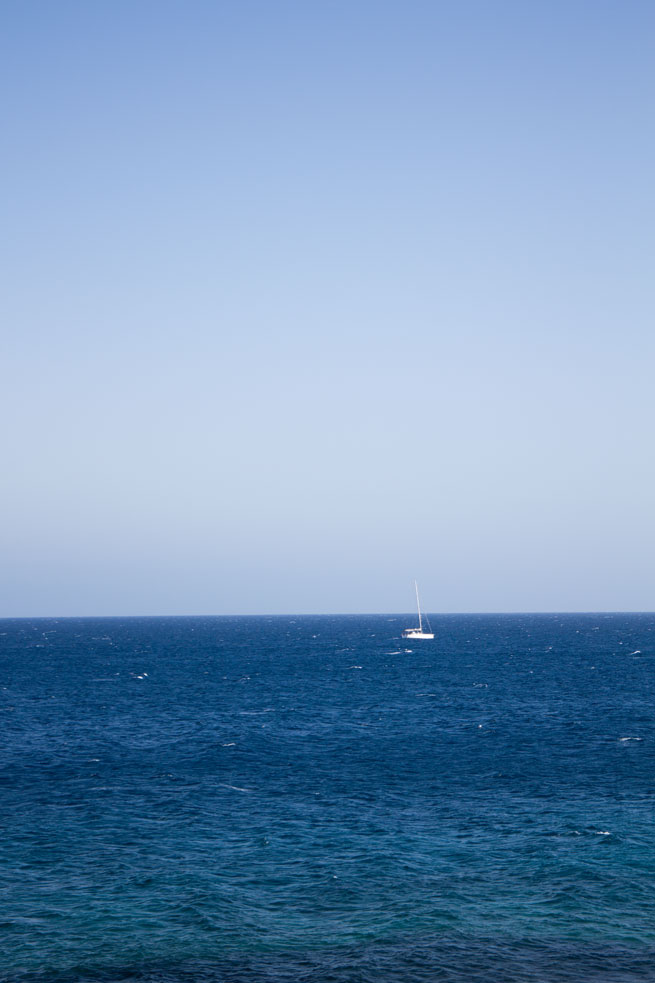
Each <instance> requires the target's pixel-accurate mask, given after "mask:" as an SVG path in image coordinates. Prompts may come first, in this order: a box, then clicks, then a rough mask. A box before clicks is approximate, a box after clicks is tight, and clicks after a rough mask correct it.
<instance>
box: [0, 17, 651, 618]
mask: <svg viewBox="0 0 655 983" xmlns="http://www.w3.org/2000/svg"><path fill="white" fill-rule="evenodd" d="M0 16H1V21H2V31H1V35H2V48H3V50H2V52H1V55H2V57H1V58H0V74H1V76H2V90H3V93H4V96H3V108H2V134H3V145H4V149H3V164H4V168H3V170H4V195H3V198H4V206H3V211H4V215H3V222H2V225H3V231H4V236H3V243H4V244H3V256H2V268H3V273H4V287H3V290H2V323H3V325H4V328H3V338H4V341H3V349H4V351H3V358H2V362H3V372H2V377H3V378H2V387H1V400H2V421H3V431H4V437H3V441H2V475H1V486H0V487H1V501H0V504H1V508H2V524H1V526H2V528H1V532H0V539H1V541H0V547H1V551H2V584H1V585H0V614H1V615H7V616H14V615H15V616H21V615H83V614H187V613H189V614H192V613H198V614H212V613H216V614H222V613H237V614H238V613H258V612H262V613H264V612H373V611H398V610H409V609H410V608H411V605H412V603H413V594H412V580H413V578H414V577H417V578H418V580H419V583H420V585H421V589H422V596H423V600H424V603H425V607H426V608H427V609H428V610H431V611H444V612H459V611H522V610H523V611H539V610H653V609H654V608H655V524H654V519H653V513H654V496H653V487H654V478H655V465H654V451H653V444H654V440H653V429H654V427H653V424H654V422H655V421H654V417H655V412H654V411H655V396H654V394H653V356H654V354H655V352H654V348H655V339H654V331H653V310H654V306H655V305H654V293H653V262H654V258H655V256H654V252H655V251H654V248H653V246H654V239H655V234H654V229H655V215H654V214H653V213H654V211H655V209H654V196H653V175H654V173H655V160H654V157H655V154H654V149H655V137H654V127H653V105H654V101H653V97H654V95H655V92H654V89H655V85H654V71H655V70H654V68H653V64H654V54H655V50H654V49H655V6H654V5H653V4H652V3H651V2H650V0H649V2H646V0H643V2H641V0H625V2H622V3H617V2H605V0H548V2H546V0H543V2H538V0H535V2H528V3H526V2H524V0H486V2H483V0H457V2H455V0H445V2H438V0H433V2H417V0H403V2H385V0H376V2H373V0H359V2H358V0H348V2H345V0H333V2H327V0H316V2H306V0H289V2H286V0H280V2H277V0H238V2H237V0H233V2H210V0H184V2H182V0H175V2H173V0H130V2H126V0H97V2H93V3H89V2H86V0H84V2H83V0H79V2H70V0H57V2H56V3H52V2H49V0H40V2H37V0H22V2H18V0H13V2H11V0H10V2H7V3H5V4H4V5H3V9H2V12H1V15H0Z"/></svg>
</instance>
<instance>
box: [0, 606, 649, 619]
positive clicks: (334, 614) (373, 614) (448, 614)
mask: <svg viewBox="0 0 655 983" xmlns="http://www.w3.org/2000/svg"><path fill="white" fill-rule="evenodd" d="M413 613H414V612H412V611H359V612H343V611H327V612H316V611H311V612H297V611H295V612H294V611H289V612H277V613H275V612H267V611H264V612H260V613H257V614H253V613H250V614H3V615H0V621H40V620H48V621H64V620H66V619H71V620H73V619H75V620H78V621H79V620H83V619H85V618H88V619H89V620H91V619H101V618H121V619H127V618H385V617H386V618H388V617H394V618H401V617H402V618H404V617H411V616H412V615H413ZM423 613H424V614H427V616H428V617H432V618H462V617H465V618H467V617H501V618H502V617H518V616H523V615H528V616H530V615H532V616H535V615H543V616H552V615H597V616H599V617H602V616H604V615H615V614H652V615H655V611H645V610H636V609H635V610H633V609H629V610H609V609H607V610H600V611H599V610H586V611H583V610H580V611H576V610H563V611H556V610H548V611H427V612H423Z"/></svg>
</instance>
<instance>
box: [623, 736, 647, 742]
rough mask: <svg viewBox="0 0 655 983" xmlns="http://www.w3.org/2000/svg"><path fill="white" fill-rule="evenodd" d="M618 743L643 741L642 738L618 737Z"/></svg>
mask: <svg viewBox="0 0 655 983" xmlns="http://www.w3.org/2000/svg"><path fill="white" fill-rule="evenodd" d="M619 741H621V743H623V742H624V741H643V737H619Z"/></svg>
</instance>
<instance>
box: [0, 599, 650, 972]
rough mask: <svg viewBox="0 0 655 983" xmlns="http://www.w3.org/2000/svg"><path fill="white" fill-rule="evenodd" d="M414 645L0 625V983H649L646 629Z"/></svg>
mask: <svg viewBox="0 0 655 983" xmlns="http://www.w3.org/2000/svg"><path fill="white" fill-rule="evenodd" d="M410 623H411V622H410ZM432 624H433V627H434V628H435V630H436V639H435V641H433V642H426V641H424V642H420V641H414V642H410V643H405V642H403V641H402V640H401V638H400V631H401V629H402V628H403V627H404V626H405V620H404V619H403V617H402V616H393V615H389V616H375V617H336V616H335V617H300V616H299V617H295V618H289V617H275V618H269V617H257V618H210V617H206V618H125V619H120V618H107V619H37V620H25V619H19V620H7V619H5V620H3V621H0V739H1V749H2V754H1V757H0V805H1V814H0V823H1V830H0V833H1V835H0V861H1V863H0V938H1V939H2V945H1V946H0V949H1V951H2V954H1V955H0V979H2V981H3V983H5V981H6V983H83V981H89V983H92V981H97V983H100V981H104V983H113V981H119V980H121V981H123V980H134V981H142V983H195V981H207V983H219V981H224V983H287V981H288V983H301V981H302V983H304V981H314V983H328V981H329V983H355V981H361V983H368V981H369V980H370V981H375V983H387V981H416V983H423V981H426V983H427V981H430V983H432V981H446V983H448V981H454V983H460V981H461V983H478V981H479V983H489V981H495V980H503V981H507V983H513V981H517V983H518V981H521V983H525V981H532V980H534V981H539V983H550V981H553V983H555V981H582V980H584V981H590V983H594V981H605V983H621V981H632V980H653V981H655V891H654V886H653V885H654V882H655V881H654V874H655V824H654V818H655V816H654V804H655V794H654V793H655V753H654V752H655V702H654V696H655V692H654V683H655V616H653V615H647V614H644V615H619V614H616V615H603V614H599V615H520V616H519V615H514V616H509V615H507V616H500V615H499V616H482V615H478V616H447V617H446V616H442V617H434V618H433V619H432Z"/></svg>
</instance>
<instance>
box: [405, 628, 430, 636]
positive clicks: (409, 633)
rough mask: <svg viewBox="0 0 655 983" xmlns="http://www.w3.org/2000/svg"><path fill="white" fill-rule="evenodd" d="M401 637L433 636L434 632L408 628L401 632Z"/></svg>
mask: <svg viewBox="0 0 655 983" xmlns="http://www.w3.org/2000/svg"><path fill="white" fill-rule="evenodd" d="M403 638H434V634H433V633H432V632H429V631H414V630H413V629H412V628H408V629H407V630H406V631H404V632H403Z"/></svg>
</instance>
